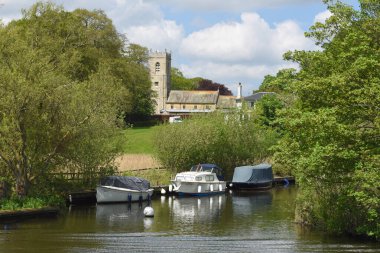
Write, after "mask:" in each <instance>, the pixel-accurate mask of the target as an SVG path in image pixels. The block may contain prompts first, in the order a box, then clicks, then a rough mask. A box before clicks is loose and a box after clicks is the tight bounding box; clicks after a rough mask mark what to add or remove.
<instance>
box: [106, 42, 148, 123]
mask: <svg viewBox="0 0 380 253" xmlns="http://www.w3.org/2000/svg"><path fill="white" fill-rule="evenodd" d="M148 58H149V51H148V49H147V48H145V47H142V46H140V45H136V44H129V45H128V47H127V48H126V51H125V55H124V56H123V57H122V58H119V59H117V60H114V61H113V63H112V69H113V73H114V75H115V76H117V77H118V78H119V79H120V80H121V83H122V85H123V87H124V89H125V90H126V92H124V93H123V95H124V97H125V98H124V99H123V101H122V102H121V103H120V113H121V115H120V116H121V117H122V118H124V119H125V120H126V121H127V122H134V121H137V120H143V119H147V118H148V117H149V116H150V115H152V114H153V111H154V108H153V104H154V102H153V100H152V97H153V92H152V89H151V85H152V84H151V80H150V76H149V69H148V67H147V65H148Z"/></svg>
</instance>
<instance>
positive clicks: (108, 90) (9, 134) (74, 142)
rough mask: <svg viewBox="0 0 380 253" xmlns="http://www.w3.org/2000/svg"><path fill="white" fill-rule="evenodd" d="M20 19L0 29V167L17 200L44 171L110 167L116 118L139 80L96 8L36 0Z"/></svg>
mask: <svg viewBox="0 0 380 253" xmlns="http://www.w3.org/2000/svg"><path fill="white" fill-rule="evenodd" d="M23 14H24V15H23V18H22V19H20V20H17V21H12V22H11V23H9V24H8V25H7V26H4V27H1V28H0V98H1V99H0V170H1V171H2V172H5V175H6V176H7V177H10V178H11V179H12V180H11V181H12V182H13V183H14V189H15V190H16V191H17V193H18V194H20V195H25V194H27V193H28V190H29V187H30V184H33V183H36V182H37V181H38V182H39V183H41V182H43V181H41V180H38V179H39V178H44V177H46V176H47V175H48V174H49V173H50V172H56V171H81V172H84V173H86V175H89V176H91V175H93V174H94V172H96V171H99V170H100V169H101V168H102V167H104V166H106V165H107V164H109V163H111V162H112V160H113V159H114V157H116V156H117V155H118V154H119V152H120V149H121V146H122V145H121V144H122V143H121V142H122V139H120V140H119V141H112V143H111V142H110V140H111V139H113V138H114V136H115V134H117V133H119V130H118V128H117V125H120V124H119V122H118V121H117V116H118V115H120V111H124V112H125V111H128V109H125V108H126V107H123V105H124V104H132V107H133V105H134V102H133V101H132V102H128V103H125V102H124V101H131V100H130V99H129V94H131V93H132V94H134V93H133V92H130V91H129V90H130V89H132V88H131V87H133V88H136V85H137V83H141V82H143V81H146V78H147V77H146V75H145V76H143V75H140V74H141V73H143V72H144V71H145V70H144V68H143V67H140V65H138V63H136V62H134V61H136V60H135V58H133V59H127V57H126V56H124V55H123V50H124V39H123V38H121V37H120V36H119V35H118V34H117V32H116V30H115V28H114V27H113V25H112V21H111V20H109V19H108V18H107V17H106V16H105V15H104V13H103V12H102V11H92V12H90V11H87V10H75V11H73V12H66V11H64V10H63V9H62V8H61V7H57V6H55V5H54V4H52V3H46V4H43V3H37V4H35V5H33V6H32V7H31V8H30V9H29V10H26V11H24V12H23ZM131 50H132V49H131ZM132 62H134V63H132ZM118 64H120V65H121V66H122V67H121V68H123V69H122V70H120V71H118V72H117V71H116V70H115V68H114V67H115V66H116V65H118ZM128 64H129V65H128ZM123 71H124V72H123ZM128 71H130V72H128ZM132 72H134V73H135V74H132ZM127 73H129V74H127ZM144 73H145V72H144ZM124 74H125V75H124ZM121 76H125V79H123V80H121V78H120V77H121ZM130 83H132V84H131V86H128V85H129V84H130ZM142 87H145V86H142ZM136 89H137V88H136ZM139 89H140V87H139ZM136 92H139V91H136ZM144 106H146V105H144ZM137 111H138V110H137ZM111 144H112V145H111Z"/></svg>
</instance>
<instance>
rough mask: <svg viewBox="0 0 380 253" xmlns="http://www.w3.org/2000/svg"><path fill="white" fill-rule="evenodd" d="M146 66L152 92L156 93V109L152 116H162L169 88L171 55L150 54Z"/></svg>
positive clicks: (166, 53)
mask: <svg viewBox="0 0 380 253" xmlns="http://www.w3.org/2000/svg"><path fill="white" fill-rule="evenodd" d="M148 64H149V69H150V78H151V81H152V90H153V91H154V92H155V93H156V97H155V101H156V107H155V110H154V114H156V115H157V114H162V113H165V110H166V101H167V99H168V96H169V92H170V88H171V85H170V70H171V54H170V53H168V52H166V51H165V52H158V51H156V52H150V54H149V61H148Z"/></svg>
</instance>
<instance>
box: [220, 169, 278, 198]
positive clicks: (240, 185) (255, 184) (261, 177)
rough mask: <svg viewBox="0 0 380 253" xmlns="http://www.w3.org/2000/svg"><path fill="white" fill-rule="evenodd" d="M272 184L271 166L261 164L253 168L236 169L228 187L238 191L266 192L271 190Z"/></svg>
mask: <svg viewBox="0 0 380 253" xmlns="http://www.w3.org/2000/svg"><path fill="white" fill-rule="evenodd" d="M272 184H273V172H272V165H270V164H267V163H261V164H258V165H254V166H251V165H249V166H240V167H236V168H235V170H234V175H233V178H232V181H231V182H230V183H229V185H228V187H229V188H230V189H232V190H238V191H249V190H267V189H270V188H272Z"/></svg>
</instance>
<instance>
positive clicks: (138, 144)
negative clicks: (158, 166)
mask: <svg viewBox="0 0 380 253" xmlns="http://www.w3.org/2000/svg"><path fill="white" fill-rule="evenodd" d="M156 129H157V127H156V126H153V127H134V128H128V129H126V130H124V131H123V134H124V136H125V138H126V140H127V141H126V144H125V146H124V147H123V151H124V154H153V153H154V148H153V136H154V133H155V131H156Z"/></svg>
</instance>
